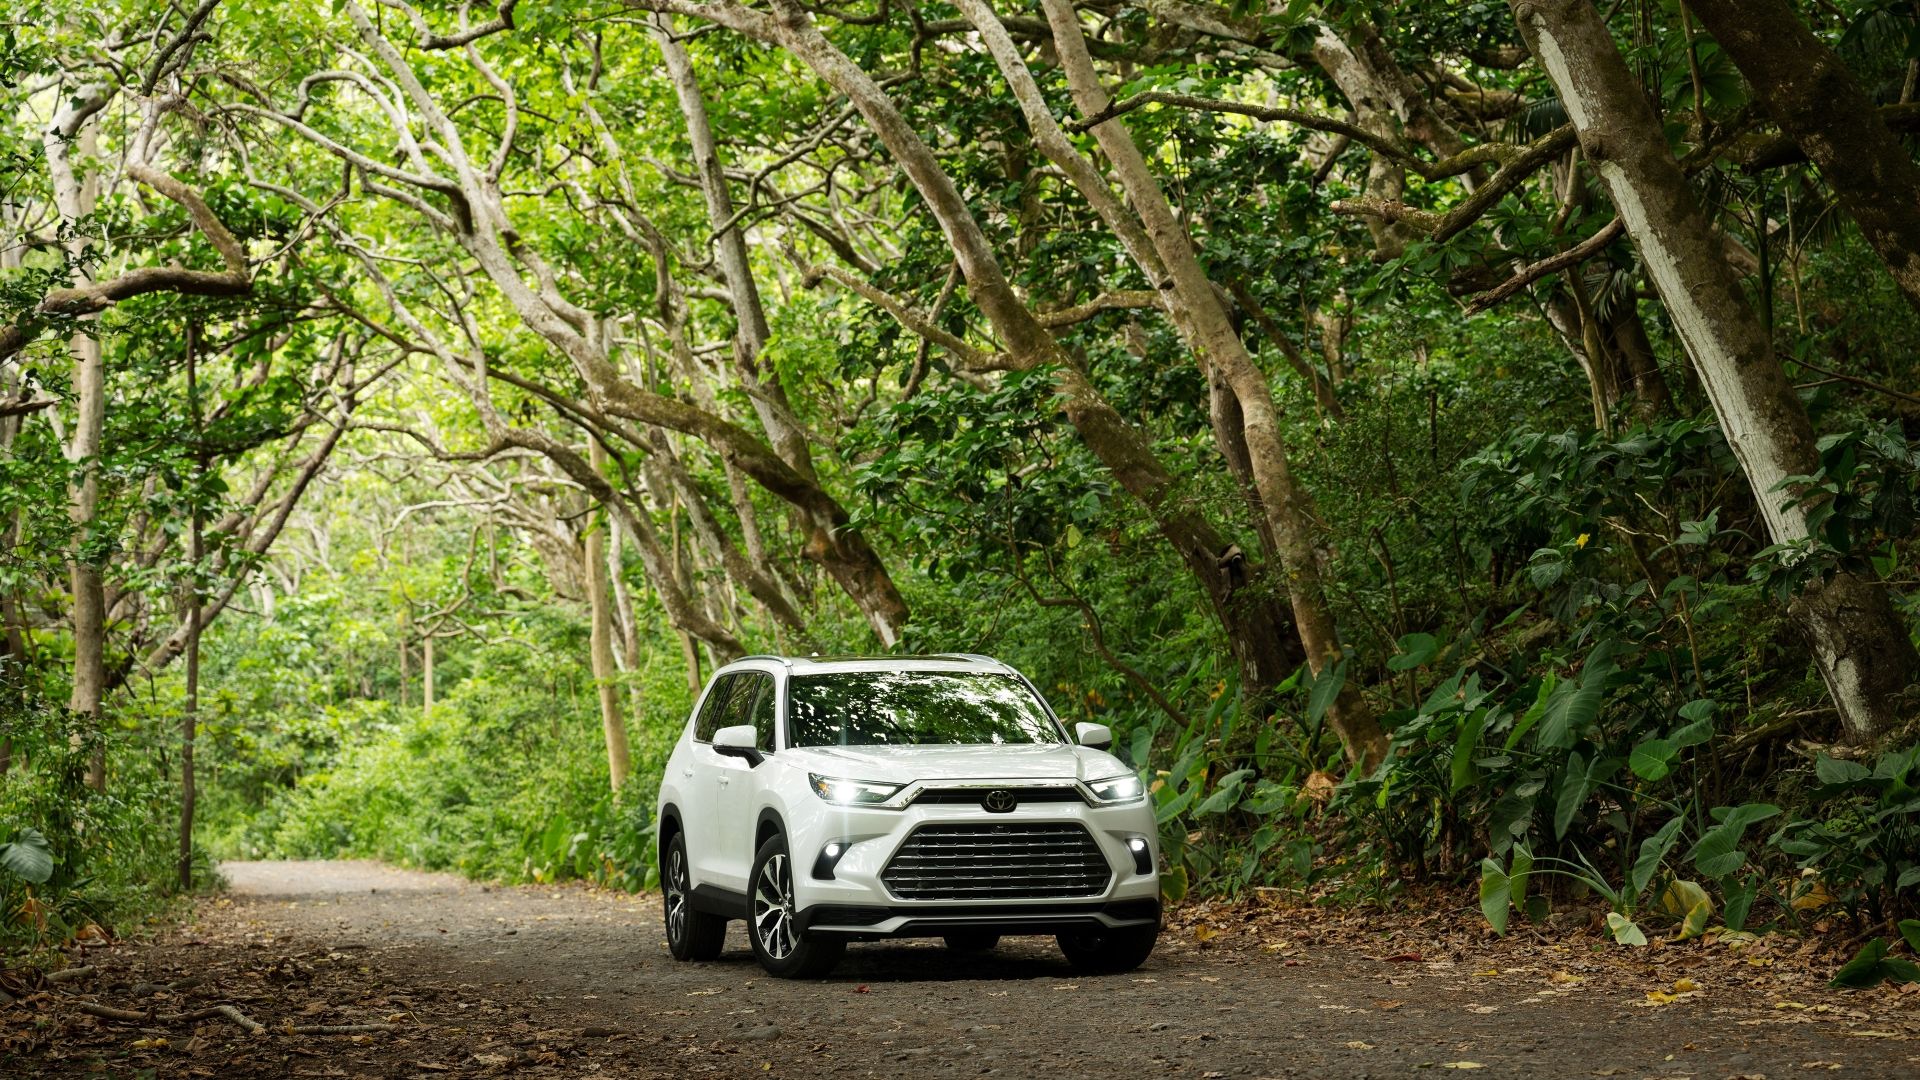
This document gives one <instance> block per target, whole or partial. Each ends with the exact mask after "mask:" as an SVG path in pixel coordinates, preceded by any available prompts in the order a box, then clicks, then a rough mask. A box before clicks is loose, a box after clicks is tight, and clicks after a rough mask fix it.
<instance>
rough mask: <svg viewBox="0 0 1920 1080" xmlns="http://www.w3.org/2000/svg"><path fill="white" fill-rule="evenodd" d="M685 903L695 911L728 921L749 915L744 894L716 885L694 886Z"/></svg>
mask: <svg viewBox="0 0 1920 1080" xmlns="http://www.w3.org/2000/svg"><path fill="white" fill-rule="evenodd" d="M687 902H688V903H690V904H692V905H693V910H695V911H703V912H705V913H707V914H708V915H719V916H722V917H724V918H728V919H744V918H747V917H748V914H749V909H748V905H747V894H746V893H737V892H734V891H733V890H732V889H723V888H721V887H720V886H718V885H695V886H694V887H693V891H692V892H690V893H688V894H687Z"/></svg>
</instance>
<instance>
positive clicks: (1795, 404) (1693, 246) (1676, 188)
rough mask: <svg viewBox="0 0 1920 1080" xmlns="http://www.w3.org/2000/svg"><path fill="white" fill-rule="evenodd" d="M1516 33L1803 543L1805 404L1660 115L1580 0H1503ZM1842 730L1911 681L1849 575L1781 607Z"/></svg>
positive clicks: (1870, 729)
mask: <svg viewBox="0 0 1920 1080" xmlns="http://www.w3.org/2000/svg"><path fill="white" fill-rule="evenodd" d="M1511 3H1512V6H1513V11H1514V15H1515V17H1516V18H1517V20H1518V21H1519V24H1520V32H1521V35H1522V36H1523V37H1524V38H1525V39H1526V42H1527V45H1528V47H1529V48H1530V49H1532V50H1533V54H1534V56H1535V57H1537V58H1538V59H1539V60H1540V64H1541V67H1542V68H1544V69H1545V71H1546V73H1547V75H1548V77H1549V78H1550V79H1551V80H1552V82H1553V85H1554V87H1555V89H1556V90H1557V91H1558V92H1559V95H1560V99H1561V101H1562V102H1564V103H1565V104H1566V107H1567V112H1568V115H1569V116H1570V117H1571V118H1572V120H1573V123H1574V126H1575V129H1576V130H1577V131H1578V133H1579V136H1580V144H1581V147H1582V149H1583V150H1584V152H1585V153H1586V156H1587V160H1588V161H1589V162H1590V163H1592V165H1593V168H1594V169H1595V170H1596V171H1597V172H1598V173H1599V175H1600V178H1601V180H1602V181H1603V182H1604V183H1605V184H1606V186H1607V190H1608V193H1609V194H1610V195H1611V196H1612V198H1613V203H1614V206H1615V208H1616V209H1617V211H1618V212H1619V214H1620V216H1621V219H1622V220H1623V221H1625V222H1626V226H1627V231H1628V233H1629V234H1630V235H1631V236H1632V237H1633V240H1634V243H1635V244H1636V245H1637V246H1638V247H1639V249H1640V255H1641V259H1642V261H1643V262H1644V263H1645V264H1646V267H1647V273H1648V276H1649V277H1650V278H1652V280H1653V282H1654V285H1655V287H1656V288H1657V289H1658V290H1659V292H1660V297H1661V300H1662V301H1663V302H1664V303H1665V304H1666V307H1667V311H1668V313H1669V315H1670V316H1671V317H1672V319H1673V324H1674V328H1675V330H1676V331H1677V332H1678V333H1679V335H1680V339H1681V341H1682V343H1683V344H1685V346H1686V349H1687V354H1688V356H1689V357H1690V358H1691V359H1692V361H1693V365H1694V369H1695V370H1696V371H1697V372H1698V373H1699V375H1700V382H1701V385H1702V386H1703V387H1704V388H1705V389H1706V392H1707V397H1708V398H1709V399H1710V400H1711V401H1712V403H1713V409H1714V413H1715V415H1717V416H1718V417H1719V420H1720V427H1721V430H1722V431H1723V432H1724V433H1725V435H1726V438H1727V442H1728V444H1729V445H1730V446H1731V447H1732V448H1733V452H1734V455H1735V456H1736V457H1737V458H1738V459H1739V461H1740V464H1741V468H1742V470H1743V471H1744V472H1745V473H1746V476H1747V481H1748V483H1749V484H1751V485H1752V487H1753V493H1754V497H1755V500H1756V501H1757V503H1758V504H1759V507H1760V511H1761V514H1762V516H1763V517H1764V518H1765V520H1766V523H1767V530H1768V533H1769V534H1770V535H1771V537H1772V539H1773V540H1774V542H1775V543H1782V544H1792V543H1798V542H1800V541H1804V540H1806V539H1808V537H1809V534H1810V533H1809V529H1808V525H1807V515H1806V508H1805V507H1801V506H1794V505H1791V502H1792V499H1793V495H1792V493H1791V492H1788V491H1783V490H1781V487H1782V484H1783V483H1784V481H1785V480H1786V479H1787V478H1788V477H1790V476H1798V475H1804V474H1807V473H1811V472H1813V471H1814V469H1815V468H1816V466H1817V464H1818V460H1819V455H1818V452H1817V448H1816V446H1815V444H1814V435H1813V427H1812V425H1811V423H1809V421H1808V419H1807V413H1806V409H1805V407H1804V406H1803V405H1802V404H1801V402H1800V398H1799V396H1798V395H1797V394H1796V393H1795V392H1794V389H1793V385H1792V383H1790V382H1789V381H1788V380H1787V377H1786V373H1785V371H1784V370H1782V368H1781V366H1780V362H1779V359H1778V358H1777V357H1775V356H1774V353H1773V347H1772V343H1771V342H1770V341H1769V340H1768V339H1767V335H1766V331H1765V329H1764V328H1763V327H1762V326H1761V324H1760V319H1759V316H1758V315H1757V314H1756V313H1755V312H1754V310H1753V308H1752V306H1751V305H1749V304H1748V302H1747V297H1746V292H1745V290H1744V289H1743V288H1742V286H1741V282H1740V279H1739V278H1738V276H1737V275H1736V274H1735V273H1734V271H1733V269H1732V267H1730V266H1729V265H1728V264H1727V261H1726V259H1725V257H1724V255H1723V253H1722V248H1721V244H1720V242H1719V240H1718V238H1716V237H1715V236H1714V234H1713V231H1712V229H1711V227H1710V226H1709V225H1708V222H1707V219H1706V217H1705V215H1704V214H1703V213H1702V212H1701V210H1700V206H1699V204H1698V202H1696V200H1695V199H1694V195H1693V191H1692V189H1691V188H1690V187H1688V185H1687V182H1686V178H1685V177H1684V176H1683V175H1682V174H1681V171H1680V166H1679V163H1678V162H1676V161H1675V160H1674V158H1673V155H1672V153H1671V152H1670V151H1669V150H1668V148H1667V141H1666V137H1665V135H1664V134H1663V131H1662V128H1661V124H1660V119H1659V117H1658V116H1656V115H1655V114H1654V112H1653V109H1652V108H1651V106H1650V105H1649V104H1648V103H1647V99H1646V95H1645V93H1644V92H1643V89H1642V87H1641V85H1640V83H1639V81H1638V80H1637V79H1635V78H1634V76H1633V74H1632V73H1631V72H1630V71H1628V69H1627V65H1626V62H1625V61H1624V60H1623V59H1622V58H1621V56H1620V53H1619V51H1618V49H1617V48H1616V47H1615V46H1614V42H1613V38H1612V36H1611V35H1610V34H1609V32H1608V30H1607V27H1606V24H1605V23H1604V22H1603V21H1602V20H1601V18H1600V14H1599V12H1598V11H1596V10H1595V9H1594V7H1593V5H1592V3H1591V2H1590V0H1511ZM1793 613H1794V615H1795V617H1796V619H1797V620H1798V622H1799V623H1800V625H1801V626H1802V628H1803V629H1804V630H1805V631H1806V633H1807V637H1808V640H1809V642H1810V644H1811V646H1812V651H1813V656H1814V661H1815V663H1816V664H1817V665H1818V666H1819V669H1820V674H1821V676H1822V677H1823V678H1824V679H1825V680H1826V684H1827V689H1828V692H1829V693H1830V694H1831V695H1832V696H1833V702H1834V705H1835V707H1836V708H1837V709H1838V710H1839V713H1840V721H1841V723H1842V725H1843V726H1844V727H1845V729H1846V733H1847V735H1848V737H1849V738H1851V739H1854V740H1864V739H1867V738H1871V737H1872V736H1874V735H1877V734H1878V733H1880V732H1882V731H1884V730H1886V729H1887V728H1888V727H1890V726H1891V725H1892V724H1893V723H1894V722H1895V721H1896V720H1897V715H1896V713H1895V710H1894V706H1893V702H1894V699H1895V697H1896V696H1897V695H1898V694H1899V693H1900V691H1901V690H1903V689H1904V688H1905V687H1906V686H1907V685H1908V683H1909V682H1910V681H1911V679H1912V677H1913V673H1914V671H1915V668H1916V666H1920V659H1916V657H1915V654H1914V648H1913V643H1912V641H1911V640H1910V639H1909V638H1908V637H1907V631H1906V628H1905V627H1904V626H1902V625H1901V623H1900V619H1899V616H1898V615H1897V614H1896V613H1895V611H1894V608H1893V603H1892V600H1891V598H1890V597H1889V596H1888V595H1887V591H1886V588H1885V586H1884V585H1882V584H1880V583H1878V582H1875V581H1871V580H1868V579H1865V578H1861V577H1858V576H1856V575H1854V574H1852V573H1846V572H1842V573H1838V574H1836V575H1834V576H1833V577H1832V578H1830V579H1828V580H1826V581H1825V582H1821V581H1815V582H1812V583H1810V584H1809V585H1808V586H1807V587H1806V589H1805V590H1804V592H1803V593H1802V595H1801V596H1800V597H1799V598H1798V599H1797V600H1796V601H1795V602H1794V604H1793Z"/></svg>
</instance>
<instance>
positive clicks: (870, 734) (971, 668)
mask: <svg viewBox="0 0 1920 1080" xmlns="http://www.w3.org/2000/svg"><path fill="white" fill-rule="evenodd" d="M1111 741H1112V735H1111V733H1110V732H1109V731H1108V730H1107V729H1106V728H1105V727H1103V726H1101V725H1099V724H1084V723H1083V724H1078V725H1075V729H1074V731H1073V733H1072V734H1071V735H1070V734H1069V733H1068V731H1067V729H1066V727H1065V726H1064V725H1063V724H1062V723H1061V721H1060V720H1059V718H1058V717H1056V716H1055V715H1054V714H1053V711H1052V710H1051V709H1050V708H1049V707H1048V706H1047V703H1046V702H1045V700H1044V699H1042V698H1041V696H1040V693H1039V692H1038V691H1037V690H1035V689H1034V687H1033V684H1032V683H1030V682H1028V681H1027V679H1026V678H1025V677H1024V676H1023V675H1021V674H1020V673H1019V672H1018V671H1015V670H1014V669H1013V668H1011V667H1008V666H1007V665H1005V664H1002V663H1000V662H999V661H997V660H993V659H990V658H988V657H984V656H974V655H970V654H968V655H962V654H955V655H945V656H933V657H925V658H913V659H903V658H898V657H894V658H883V659H826V658H818V657H815V658H804V659H803V658H799V657H770V656H754V657H748V658H746V659H744V660H739V661H736V662H734V663H732V664H729V665H727V666H726V667H724V668H722V669H720V670H719V671H718V672H716V673H715V675H714V677H713V681H712V682H710V683H708V685H707V688H706V691H705V693H703V694H702V695H701V696H700V700H699V702H698V703H697V704H696V705H695V706H694V710H693V715H692V717H691V718H689V720H688V722H687V726H686V730H685V731H683V732H682V733H681V735H680V741H679V742H678V743H677V744H676V745H675V746H674V749H673V754H672V756H671V758H669V760H668V762H667V771H666V775H665V776H664V777H663V778H662V780H661V784H660V803H659V807H658V817H657V818H656V820H657V821H658V822H659V848H660V881H661V887H662V890H663V891H664V893H665V906H666V929H667V945H668V948H669V949H670V950H671V951H672V953H673V956H674V958H675V959H678V960H711V959H713V958H714V957H716V956H718V955H719V953H720V948H721V944H722V942H723V941H724V939H725V937H726V929H727V923H728V922H729V921H731V920H734V919H741V920H744V921H745V922H746V924H747V939H748V941H749V942H750V943H751V945H752V948H753V953H754V956H755V957H756V958H758V959H759V961H760V964H761V965H762V966H763V967H765V968H766V969H767V971H768V972H769V973H771V974H773V975H775V976H779V977H782V978H818V977H820V976H823V975H825V974H826V973H827V972H829V971H831V970H832V969H833V967H834V965H835V964H837V963H838V962H839V960H840V958H841V956H842V954H843V953H844V952H845V951H846V947H847V943H848V942H852V941H871V940H877V939H880V938H892V937H939V938H944V939H945V941H946V945H947V947H948V948H950V949H954V950H958V951H963V952H976V951H984V950H987V949H991V948H993V947H994V946H995V945H996V944H997V943H998V942H999V940H1000V938H1001V936H1002V935H1009V934H1048V935H1052V936H1054V937H1055V938H1056V939H1057V940H1058V941H1059V944H1060V949H1061V951H1062V952H1063V953H1065V954H1066V957H1067V960H1068V961H1069V962H1070V963H1071V964H1072V965H1073V966H1074V967H1076V968H1078V969H1080V970H1083V971H1086V972H1089V973H1101V972H1121V971H1131V970H1133V969H1134V968H1136V967H1138V966H1139V965H1140V964H1141V963H1142V962H1143V961H1144V960H1146V958H1147V954H1148V953H1150V952H1152V951H1153V945H1154V940H1155V939H1156V938H1157V937H1158V936H1159V933H1160V882H1159V874H1158V871H1157V868H1158V860H1159V847H1158V842H1157V840H1156V837H1155V830H1154V820H1153V811H1152V809H1151V807H1150V806H1149V805H1148V802H1147V799H1146V796H1145V792H1144V791H1143V790H1142V789H1141V784H1140V779H1139V777H1138V776H1137V775H1135V773H1134V771H1133V770H1132V769H1130V768H1129V767H1128V766H1127V765H1126V764H1125V763H1123V762H1121V761H1120V760H1119V759H1118V758H1116V757H1114V756H1113V755H1112V754H1110V753H1108V752H1107V750H1106V748H1107V746H1108V745H1109V744H1110V743H1111Z"/></svg>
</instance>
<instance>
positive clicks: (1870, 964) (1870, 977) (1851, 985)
mask: <svg viewBox="0 0 1920 1080" xmlns="http://www.w3.org/2000/svg"><path fill="white" fill-rule="evenodd" d="M1886 955H1887V939H1886V938H1874V939H1873V940H1872V941H1869V942H1867V943H1866V944H1865V945H1862V946H1860V951H1859V952H1857V953H1854V954H1853V959H1851V960H1849V961H1847V962H1846V964H1845V965H1843V966H1842V967H1841V968H1840V970H1839V971H1837V972H1835V973H1834V975H1833V981H1832V982H1830V983H1828V984H1827V985H1828V986H1831V987H1833V988H1834V989H1836V990H1865V989H1866V988H1867V987H1869V986H1878V985H1880V984H1881V983H1883V982H1885V981H1886V980H1887V979H1888V977H1890V976H1894V975H1895V974H1896V973H1895V972H1893V971H1890V970H1888V968H1887V965H1886V963H1885V960H1886Z"/></svg>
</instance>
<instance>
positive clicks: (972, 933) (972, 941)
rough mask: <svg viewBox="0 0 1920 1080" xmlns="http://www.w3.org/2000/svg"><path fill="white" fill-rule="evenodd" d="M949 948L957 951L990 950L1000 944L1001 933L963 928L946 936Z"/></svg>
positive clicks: (978, 951) (981, 951)
mask: <svg viewBox="0 0 1920 1080" xmlns="http://www.w3.org/2000/svg"><path fill="white" fill-rule="evenodd" d="M946 942H947V948H948V949H949V950H951V951H953V952H957V953H983V952H989V951H991V950H992V949H993V947H994V946H995V945H998V944H1000V935H999V934H995V933H992V932H990V931H986V930H961V931H959V932H957V933H952V934H948V935H947V936H946Z"/></svg>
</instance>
